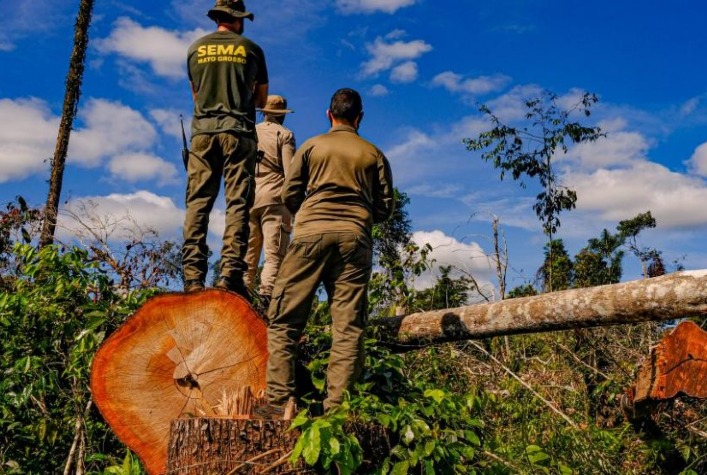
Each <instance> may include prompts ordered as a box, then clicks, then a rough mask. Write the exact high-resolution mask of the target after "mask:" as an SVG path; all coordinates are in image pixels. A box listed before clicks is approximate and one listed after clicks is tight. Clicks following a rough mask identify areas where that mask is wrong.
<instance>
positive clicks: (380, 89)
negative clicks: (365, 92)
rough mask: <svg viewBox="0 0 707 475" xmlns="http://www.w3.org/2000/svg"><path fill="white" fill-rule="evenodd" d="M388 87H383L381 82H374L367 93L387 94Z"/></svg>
mask: <svg viewBox="0 0 707 475" xmlns="http://www.w3.org/2000/svg"><path fill="white" fill-rule="evenodd" d="M388 92H389V91H388V88H387V87H385V86H384V85H383V84H375V85H374V86H373V87H372V88H371V90H370V91H369V94H370V95H372V96H376V97H379V96H387V95H388Z"/></svg>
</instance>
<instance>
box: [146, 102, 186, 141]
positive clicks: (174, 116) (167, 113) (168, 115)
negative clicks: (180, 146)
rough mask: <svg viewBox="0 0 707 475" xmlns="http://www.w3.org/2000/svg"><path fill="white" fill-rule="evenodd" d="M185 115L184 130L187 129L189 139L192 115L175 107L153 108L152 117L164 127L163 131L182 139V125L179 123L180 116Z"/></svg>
mask: <svg viewBox="0 0 707 475" xmlns="http://www.w3.org/2000/svg"><path fill="white" fill-rule="evenodd" d="M180 115H182V116H183V121H184V130H185V131H186V135H187V139H188V138H189V134H188V132H189V129H190V127H191V116H186V115H183V114H182V113H181V112H180V111H178V110H175V109H152V110H151V111H150V117H152V119H153V120H154V121H155V122H157V124H158V125H159V126H160V127H161V128H162V131H163V132H164V133H166V134H167V135H169V136H171V137H174V138H176V139H179V140H180V143H181V140H182V127H181V124H180V123H179V116H180Z"/></svg>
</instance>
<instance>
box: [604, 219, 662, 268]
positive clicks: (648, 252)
mask: <svg viewBox="0 0 707 475" xmlns="http://www.w3.org/2000/svg"><path fill="white" fill-rule="evenodd" d="M655 227H656V220H655V218H654V217H653V215H652V214H651V212H650V211H646V212H645V213H640V214H638V215H636V217H635V218H632V219H626V220H624V221H621V222H619V225H618V226H617V227H616V229H617V230H618V231H619V236H620V237H621V238H622V239H623V241H624V244H625V246H626V247H628V249H629V250H630V251H631V252H632V253H633V255H634V256H636V257H637V258H638V260H640V261H641V269H642V271H643V276H644V277H649V276H650V275H649V267H650V266H651V264H652V263H653V267H654V268H653V269H652V272H653V273H655V272H659V269H661V268H663V273H664V271H665V269H664V266H663V263H662V260H661V259H660V252H659V251H657V250H656V249H651V248H647V247H641V246H640V245H639V244H638V234H639V233H640V232H641V231H643V230H644V229H650V228H655ZM656 260H658V261H660V262H656ZM658 275H661V274H658ZM652 277H655V275H653V276H652Z"/></svg>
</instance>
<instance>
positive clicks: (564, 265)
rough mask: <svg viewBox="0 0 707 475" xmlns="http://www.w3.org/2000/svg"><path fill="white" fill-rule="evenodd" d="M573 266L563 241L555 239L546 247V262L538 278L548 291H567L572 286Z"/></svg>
mask: <svg viewBox="0 0 707 475" xmlns="http://www.w3.org/2000/svg"><path fill="white" fill-rule="evenodd" d="M572 275H573V264H572V260H571V259H570V256H569V254H567V250H566V249H565V244H564V243H563V242H562V240H561V239H553V240H551V241H550V242H549V243H548V244H547V245H546V246H545V261H544V262H543V265H542V267H541V268H540V269H539V270H538V276H539V277H540V279H541V280H542V281H543V282H544V283H545V284H546V287H547V288H546V289H545V290H547V291H558V290H566V289H569V288H570V287H571V286H572Z"/></svg>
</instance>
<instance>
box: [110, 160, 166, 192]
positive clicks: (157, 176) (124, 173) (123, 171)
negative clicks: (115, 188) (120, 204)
mask: <svg viewBox="0 0 707 475" xmlns="http://www.w3.org/2000/svg"><path fill="white" fill-rule="evenodd" d="M108 170H109V171H110V173H111V174H112V175H113V176H114V177H117V178H120V179H122V180H125V181H127V182H129V183H135V182H138V181H148V180H151V181H156V182H157V184H158V185H166V184H171V183H175V182H176V181H177V167H175V166H174V165H173V164H172V163H169V162H167V161H165V160H163V159H161V158H159V157H156V156H154V155H151V154H148V153H125V154H121V155H116V156H115V157H113V158H112V159H111V160H110V162H109V164H108Z"/></svg>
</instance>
